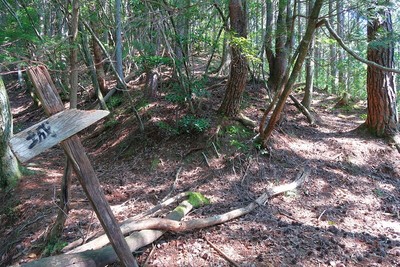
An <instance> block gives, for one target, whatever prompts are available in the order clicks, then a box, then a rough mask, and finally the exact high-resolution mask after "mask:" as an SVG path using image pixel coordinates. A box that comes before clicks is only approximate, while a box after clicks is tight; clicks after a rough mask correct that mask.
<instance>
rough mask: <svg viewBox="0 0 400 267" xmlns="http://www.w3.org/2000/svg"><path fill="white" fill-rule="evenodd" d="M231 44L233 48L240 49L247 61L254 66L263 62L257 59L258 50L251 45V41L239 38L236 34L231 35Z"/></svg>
mask: <svg viewBox="0 0 400 267" xmlns="http://www.w3.org/2000/svg"><path fill="white" fill-rule="evenodd" d="M230 44H231V46H236V47H238V48H239V49H240V50H241V51H242V53H243V54H244V55H245V56H246V58H247V60H249V61H252V62H253V63H254V64H258V63H261V60H260V59H259V58H258V57H257V50H256V48H255V47H254V45H253V44H252V43H251V41H250V39H248V38H244V37H237V36H235V34H231V37H230Z"/></svg>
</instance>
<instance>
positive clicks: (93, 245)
mask: <svg viewBox="0 0 400 267" xmlns="http://www.w3.org/2000/svg"><path fill="white" fill-rule="evenodd" d="M189 194H190V192H183V193H180V194H178V195H176V196H174V197H172V198H169V199H167V200H165V201H163V202H162V203H160V204H158V205H156V206H154V207H153V208H151V209H150V210H148V211H146V212H144V213H142V214H138V215H136V216H134V217H131V218H128V219H126V220H125V221H123V222H122V223H121V232H122V234H124V235H126V234H128V233H129V232H131V230H130V228H129V227H127V226H129V225H130V224H134V223H136V222H137V220H138V219H141V218H143V217H146V216H149V215H151V214H153V213H155V212H157V211H158V210H160V209H162V208H165V207H167V206H168V205H170V204H172V203H174V202H176V201H178V200H180V199H182V198H184V197H188V196H189ZM167 217H168V216H167ZM82 241H83V240H82ZM82 241H81V242H80V243H76V242H79V240H77V241H74V242H73V243H74V244H76V245H75V246H74V247H72V246H70V245H68V246H67V247H65V248H64V249H63V250H62V252H64V253H66V254H72V253H78V252H82V251H85V250H91V249H99V248H101V247H103V246H105V245H107V244H108V243H109V240H108V237H107V235H105V234H104V233H103V234H102V235H101V236H99V237H96V238H95V239H93V240H91V241H90V242H88V243H86V244H83V245H81V244H82ZM79 245H81V246H79ZM77 246H79V247H77ZM75 247H77V248H75ZM72 248H75V249H72Z"/></svg>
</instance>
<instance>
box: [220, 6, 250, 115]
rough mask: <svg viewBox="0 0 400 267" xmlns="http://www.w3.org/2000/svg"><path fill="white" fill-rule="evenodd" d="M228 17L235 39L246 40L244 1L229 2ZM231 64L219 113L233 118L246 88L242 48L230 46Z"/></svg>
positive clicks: (245, 66) (244, 61) (244, 60)
mask: <svg viewBox="0 0 400 267" xmlns="http://www.w3.org/2000/svg"><path fill="white" fill-rule="evenodd" d="M229 17H230V20H231V30H232V31H234V32H235V33H236V34H237V37H242V38H247V16H246V1H245V0H231V1H230V2H229ZM231 49H232V62H231V70H230V76H229V79H228V84H227V88H226V91H225V97H224V99H223V101H222V104H221V107H220V108H219V112H220V113H222V114H225V115H227V116H231V117H234V116H236V115H238V114H239V111H240V104H241V101H242V95H243V92H244V89H245V87H246V79H247V60H246V56H245V55H244V54H243V53H242V48H241V47H239V46H237V45H232V46H231Z"/></svg>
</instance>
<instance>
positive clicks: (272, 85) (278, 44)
mask: <svg viewBox="0 0 400 267" xmlns="http://www.w3.org/2000/svg"><path fill="white" fill-rule="evenodd" d="M278 5H279V6H278V17H277V21H276V38H275V55H274V56H272V57H271V56H270V57H268V62H269V70H270V76H269V79H268V88H269V89H270V90H271V91H272V92H277V91H280V88H278V85H279V84H281V81H282V79H284V76H285V72H286V69H287V67H288V60H289V53H288V49H287V46H286V44H287V42H288V39H287V38H288V37H289V36H288V32H287V21H286V18H287V16H288V14H287V5H288V0H279V4H278ZM269 27H270V26H269ZM268 38H270V37H269V36H268ZM267 49H270V48H269V47H267Z"/></svg>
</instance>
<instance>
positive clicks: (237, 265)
mask: <svg viewBox="0 0 400 267" xmlns="http://www.w3.org/2000/svg"><path fill="white" fill-rule="evenodd" d="M203 239H204V240H205V241H206V242H207V243H208V244H209V245H210V246H211V247H212V248H213V249H215V250H216V251H217V252H218V253H219V254H220V255H221V256H222V258H224V259H225V260H227V261H228V262H229V263H230V264H231V265H233V266H235V267H239V264H237V263H236V262H235V261H234V260H232V259H231V258H229V257H228V255H226V254H225V253H224V252H223V251H222V250H220V249H219V248H218V247H217V246H215V245H214V244H213V243H211V242H210V241H209V240H208V239H207V238H206V237H204V236H203Z"/></svg>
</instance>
